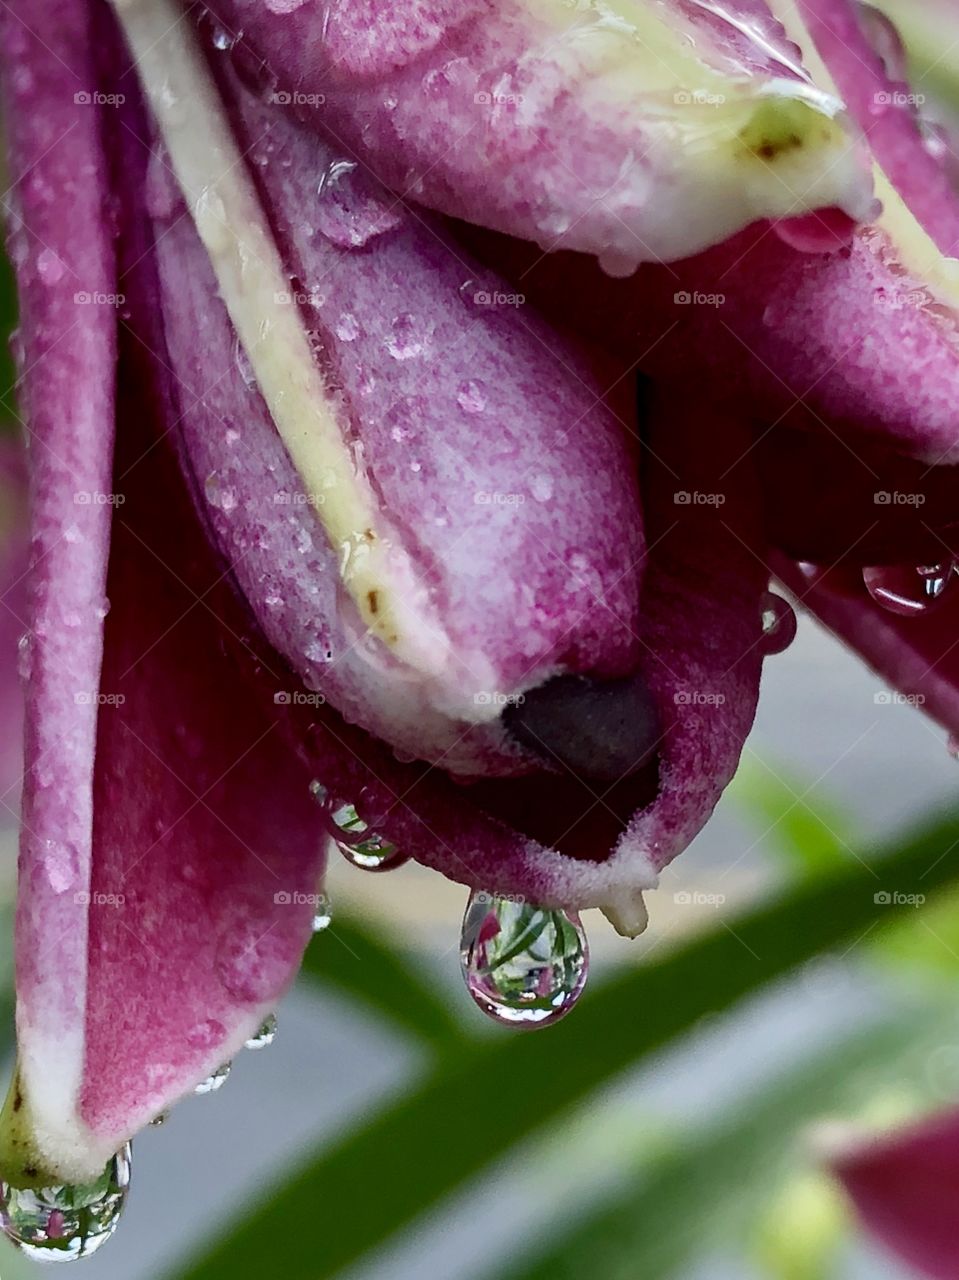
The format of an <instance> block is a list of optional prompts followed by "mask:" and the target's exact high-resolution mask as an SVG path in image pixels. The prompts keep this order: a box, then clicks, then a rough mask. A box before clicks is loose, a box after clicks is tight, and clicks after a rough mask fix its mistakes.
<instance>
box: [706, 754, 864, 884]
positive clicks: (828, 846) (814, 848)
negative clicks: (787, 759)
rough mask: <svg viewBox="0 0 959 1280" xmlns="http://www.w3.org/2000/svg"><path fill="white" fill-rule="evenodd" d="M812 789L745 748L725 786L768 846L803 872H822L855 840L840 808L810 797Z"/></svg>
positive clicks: (849, 851)
mask: <svg viewBox="0 0 959 1280" xmlns="http://www.w3.org/2000/svg"><path fill="white" fill-rule="evenodd" d="M811 791H812V788H810V787H807V786H804V785H803V784H802V783H800V782H796V781H794V780H792V779H790V778H789V777H788V775H787V774H786V771H785V770H783V769H780V768H779V767H778V766H776V767H773V766H772V765H770V764H769V763H768V762H767V761H765V760H762V759H760V758H759V757H758V756H756V755H754V754H749V755H746V756H744V758H743V761H742V763H741V764H740V766H739V770H738V772H737V774H736V777H735V778H734V779H733V781H732V783H731V785H730V787H729V789H728V792H727V795H728V796H729V799H730V800H731V801H732V803H733V804H734V805H736V806H737V807H739V808H740V809H741V810H742V811H743V814H744V816H745V817H746V818H747V819H748V820H749V821H750V822H751V823H752V824H753V825H755V826H756V827H758V828H759V831H760V837H761V838H762V839H763V841H764V843H766V844H768V846H769V848H770V849H771V850H772V852H773V853H775V854H779V855H780V856H781V857H782V858H783V859H784V860H785V861H786V862H787V863H788V865H789V867H790V869H791V870H792V871H793V872H794V873H795V874H796V875H799V876H805V877H813V876H820V875H823V874H825V873H827V872H829V871H831V870H833V869H834V868H835V867H836V866H837V865H840V864H842V863H844V862H847V861H849V860H850V859H851V858H853V857H854V856H855V855H854V853H853V850H854V849H855V848H856V845H857V844H858V843H859V841H858V839H857V837H856V836H854V835H853V832H852V829H851V827H850V825H849V822H848V820H847V819H846V818H845V817H844V816H843V815H842V814H841V813H840V812H839V810H838V808H836V807H834V806H833V805H830V804H828V803H827V802H826V801H824V800H823V798H822V797H821V796H818V795H817V796H815V797H813V798H812V799H811ZM813 800H814V801H815V803H814V804H813Z"/></svg>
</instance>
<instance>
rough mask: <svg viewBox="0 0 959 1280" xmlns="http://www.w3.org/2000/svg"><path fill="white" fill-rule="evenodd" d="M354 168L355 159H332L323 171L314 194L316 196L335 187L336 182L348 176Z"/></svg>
mask: <svg viewBox="0 0 959 1280" xmlns="http://www.w3.org/2000/svg"><path fill="white" fill-rule="evenodd" d="M355 170H356V161H355V160H332V161H331V162H330V163H329V164H328V165H327V166H326V168H325V169H324V171H323V176H322V177H321V178H320V182H319V186H318V187H317V188H316V194H317V195H318V196H321V195H323V194H324V193H325V192H327V191H329V190H330V188H331V187H335V186H336V184H337V183H338V182H342V181H343V179H344V178H348V177H349V176H350V174H351V173H353V172H354V171H355Z"/></svg>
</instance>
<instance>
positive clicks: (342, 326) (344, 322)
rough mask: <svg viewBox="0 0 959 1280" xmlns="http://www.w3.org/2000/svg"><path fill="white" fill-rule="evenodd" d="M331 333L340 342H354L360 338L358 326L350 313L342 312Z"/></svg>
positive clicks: (357, 322)
mask: <svg viewBox="0 0 959 1280" xmlns="http://www.w3.org/2000/svg"><path fill="white" fill-rule="evenodd" d="M333 332H334V333H335V334H336V336H337V337H338V338H339V339H340V341H341V342H355V341H356V339H357V338H358V337H359V336H360V324H359V321H358V320H357V318H356V316H355V315H354V314H353V312H352V311H344V312H343V314H342V315H341V316H340V318H339V320H337V322H336V324H335V325H334V326H333Z"/></svg>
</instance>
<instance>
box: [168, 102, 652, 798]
mask: <svg viewBox="0 0 959 1280" xmlns="http://www.w3.org/2000/svg"><path fill="white" fill-rule="evenodd" d="M232 89H233V92H234V93H235V94H237V96H238V98H239V101H240V104H241V106H242V116H241V119H240V128H241V138H242V141H243V146H244V150H246V148H247V147H249V157H250V162H251V168H252V171H253V172H254V173H256V174H258V175H259V179H260V181H261V184H262V191H263V194H264V197H265V199H266V200H267V202H268V204H269V206H270V209H271V212H272V215H273V218H272V221H273V223H274V225H275V226H276V227H277V228H278V229H279V231H278V234H279V236H280V238H281V240H282V241H285V257H286V260H287V262H288V264H289V266H288V270H289V272H290V275H291V276H292V277H293V279H294V280H295V281H297V282H305V283H302V284H300V285H299V286H298V289H299V297H300V298H301V300H303V303H302V310H303V324H304V325H305V326H306V327H307V328H308V329H309V331H310V333H311V335H312V337H313V341H314V343H315V344H316V346H317V347H318V348H319V347H322V352H323V360H324V362H325V366H326V368H327V369H328V370H329V377H330V378H331V380H332V382H333V384H334V385H335V386H336V388H337V396H338V399H339V402H340V404H341V405H342V406H343V416H344V417H345V418H346V419H347V422H348V429H349V431H350V433H351V441H352V443H353V448H354V450H355V457H356V459H357V464H358V466H359V467H360V468H361V469H362V470H363V472H364V473H365V474H366V475H367V476H368V477H369V479H370V483H371V486H372V488H373V490H374V491H375V493H376V494H377V497H378V500H379V502H380V505H381V510H382V512H383V519H384V520H386V521H387V522H388V526H389V527H390V528H391V529H392V530H393V536H394V539H395V540H396V541H398V542H400V543H402V544H403V545H404V546H406V548H407V549H408V550H409V553H410V556H411V558H412V559H413V561H414V562H415V563H416V565H417V566H418V568H419V570H420V573H421V575H422V580H423V581H424V582H425V583H426V584H427V586H428V590H429V593H430V600H431V603H432V605H433V607H434V610H435V613H436V615H437V616H438V617H439V618H440V619H441V621H442V623H443V625H444V627H445V629H446V632H447V634H448V635H449V636H450V637H451V639H452V642H453V648H454V653H455V660H456V665H455V667H454V668H453V669H452V672H451V676H450V678H449V681H448V682H447V684H448V687H447V686H444V687H443V688H440V689H438V688H437V687H436V686H438V685H439V679H438V678H437V679H436V680H434V681H432V682H431V684H430V685H423V684H422V682H420V683H417V681H415V680H414V679H413V675H412V673H406V672H404V671H403V670H402V669H399V668H398V666H397V664H396V662H395V660H394V659H392V658H391V656H390V655H389V654H388V653H387V652H386V650H385V649H384V648H383V646H382V645H381V644H379V642H378V641H376V640H375V638H373V637H369V636H364V635H363V634H362V628H361V627H360V626H359V624H358V620H356V619H354V617H353V614H354V613H355V610H352V609H351V607H350V602H349V601H348V599H347V597H346V595H345V592H344V591H343V589H342V587H341V586H340V582H339V578H340V574H339V569H338V556H337V554H336V553H334V551H333V549H331V548H330V547H329V545H328V542H327V537H326V534H325V532H324V529H323V527H322V525H321V524H320V521H319V520H318V519H317V510H316V507H315V502H322V501H323V495H322V494H321V495H306V494H304V493H303V485H302V482H301V481H300V478H299V477H298V475H297V473H296V472H295V470H294V469H293V467H292V464H291V462H290V460H289V457H288V455H287V454H286V452H285V450H284V449H283V446H282V444H281V442H280V440H279V438H278V436H277V434H276V431H275V429H274V427H273V424H272V421H271V419H270V417H269V414H268V412H267V410H266V407H265V406H264V404H263V402H262V400H261V398H260V396H259V393H258V391H257V389H256V387H255V386H254V385H251V383H252V371H251V370H250V369H249V366H248V365H246V366H245V365H244V361H245V357H243V356H242V353H239V352H238V348H237V345H236V339H235V338H234V336H233V332H232V329H231V327H230V324H229V320H228V318H227V316H226V312H225V309H224V308H223V306H222V304H221V303H220V301H219V299H218V296H217V292H216V286H215V282H214V280H213V276H212V272H211V270H210V268H209V265H208V262H207V259H206V255H205V253H204V251H203V249H202V246H201V245H200V243H199V240H198V239H197V237H196V235H195V232H194V231H193V228H192V226H191V225H190V224H189V222H188V220H186V219H185V218H183V217H182V216H181V212H182V211H181V209H180V207H179V205H178V203H177V202H176V200H175V198H174V199H171V200H168V201H166V202H161V201H159V200H154V202H153V204H152V206H151V207H152V208H153V209H154V210H155V211H159V212H155V221H156V227H157V254H158V264H159V271H160V278H161V281H162V295H161V296H162V301H163V308H164V324H165V329H166V338H167V344H168V347H169V350H170V355H171V360H172V362H173V364H174V366H175V367H176V369H177V370H178V374H179V376H180V378H181V380H182V382H183V383H184V384H185V385H186V387H187V388H190V387H202V386H204V385H205V383H206V382H207V381H208V377H207V374H206V370H207V369H215V370H217V372H218V376H217V378H216V379H215V380H213V381H212V385H211V386H210V387H209V390H208V392H207V393H206V394H205V395H203V396H202V397H200V396H193V395H190V394H185V395H183V396H182V397H181V399H182V401H183V404H182V411H181V414H180V415H179V426H178V430H179V433H180V436H181V439H182V442H183V451H184V454H185V457H186V460H187V463H188V465H189V467H190V470H191V473H192V475H193V477H194V487H195V490H196V492H197V495H198V499H199V501H200V502H201V504H202V506H203V510H204V519H205V522H206V524H207V526H208V528H209V529H210V531H211V532H212V534H213V536H214V537H215V539H216V541H217V544H218V545H219V546H220V547H221V549H222V551H223V553H224V554H225V555H226V556H228V557H229V558H230V559H231V560H232V561H234V562H235V570H234V572H235V575H236V578H237V581H238V583H239V585H240V587H241V589H242V591H243V593H244V595H245V596H246V598H247V600H248V601H250V603H251V604H252V606H253V608H254V610H255V612H256V614H257V617H258V619H259V622H260V625H261V626H262V627H263V629H264V631H265V633H266V635H267V636H268V637H269V639H270V640H271V642H272V643H273V644H275V645H276V647H277V648H278V649H279V650H280V651H281V652H282V653H283V654H284V655H285V656H286V658H287V660H288V661H289V662H290V663H291V665H292V666H293V667H294V668H295V669H296V670H297V671H298V672H299V673H300V675H301V677H302V678H303V680H304V681H305V682H306V684H307V685H308V686H309V687H310V688H311V689H313V690H315V691H318V692H319V693H321V694H323V695H324V696H326V697H327V698H329V699H330V701H331V703H332V704H333V705H334V706H336V707H337V709H338V710H340V711H341V712H342V713H343V714H344V715H345V716H346V717H347V718H348V719H350V720H351V721H353V722H355V723H358V724H360V725H362V726H363V727H364V728H366V729H367V730H368V731H370V732H373V733H376V734H378V735H379V736H380V737H382V738H383V739H384V740H386V741H387V742H389V743H390V744H391V745H393V746H394V747H395V748H396V749H397V750H398V751H400V752H401V753H402V754H404V755H407V756H415V757H417V758H421V759H429V760H433V761H437V762H441V763H442V766H443V767H444V769H446V770H447V771H449V772H452V773H459V774H464V775H467V776H469V775H477V774H491V773H504V772H505V773H511V772H522V771H523V770H524V769H528V768H529V763H528V761H527V762H524V759H523V757H522V753H521V752H520V751H519V750H518V749H517V747H516V746H515V744H511V743H508V742H506V741H505V739H504V736H503V731H502V727H501V725H500V724H499V720H498V714H499V711H501V710H502V706H503V705H505V699H506V698H509V697H515V696H516V695H519V694H522V693H523V692H525V691H526V690H527V689H528V688H530V687H532V686H535V685H538V684H540V683H541V682H542V681H543V680H545V679H546V678H548V677H549V676H551V675H554V674H557V673H560V672H569V671H572V672H588V673H591V674H595V675H598V676H614V675H620V674H626V673H628V672H629V671H630V670H632V669H633V668H634V667H635V665H636V661H637V657H638V643H637V641H636V628H637V619H638V616H639V608H640V586H641V575H642V569H643V561H644V544H643V534H642V516H641V511H640V501H639V492H638V479H637V462H636V440H635V426H634V423H633V421H632V417H633V412H634V410H633V406H632V405H629V404H628V403H627V404H626V405H622V406H617V409H618V412H614V411H613V409H612V408H611V407H610V405H609V404H607V403H606V402H605V400H604V392H605V391H606V390H607V388H608V387H610V386H612V385H613V384H614V383H615V381H616V379H615V378H614V376H613V375H612V374H611V373H609V371H608V370H607V369H605V368H604V367H603V366H602V363H601V362H599V361H598V360H597V361H594V364H593V365H592V366H591V364H590V362H589V361H588V360H587V359H585V358H584V357H583V355H582V354H581V353H580V352H579V351H577V350H576V349H575V347H574V346H573V345H572V344H570V343H569V342H568V341H567V340H565V339H564V338H562V337H561V336H560V335H559V334H558V333H556V332H555V331H553V330H551V329H550V328H549V327H548V326H547V325H545V324H544V323H543V321H542V320H541V319H540V318H539V317H538V316H537V315H536V314H535V313H533V312H532V309H531V308H529V307H527V306H526V305H525V300H524V299H523V297H522V295H521V294H520V293H518V292H517V291H514V290H511V289H510V288H509V287H508V286H507V285H506V284H505V282H503V281H502V280H501V279H499V278H498V277H496V276H495V275H494V274H493V273H491V272H490V271H488V270H486V269H484V268H480V267H479V266H477V264H475V263H473V262H471V261H470V259H469V256H468V255H466V254H465V253H464V252H463V251H462V250H461V249H460V248H458V246H457V245H456V244H455V242H454V241H453V240H452V239H451V238H450V237H449V236H448V235H447V234H445V233H444V232H443V230H442V229H441V228H440V227H439V226H438V225H436V224H435V222H433V221H431V220H430V219H429V217H428V216H427V215H423V214H422V213H419V212H412V211H410V210H408V209H407V208H406V207H405V206H404V205H402V204H401V203H398V202H397V201H395V200H394V199H393V198H392V197H388V196H386V195H385V194H384V193H382V192H380V191H378V190H377V189H376V188H375V187H372V186H371V185H370V184H369V183H367V182H364V181H363V180H362V175H361V174H358V173H356V172H355V171H353V170H351V169H350V167H349V166H346V168H345V171H344V169H343V167H342V166H338V165H337V163H336V161H335V153H333V152H331V151H330V150H329V148H328V147H326V146H325V144H323V143H322V142H320V141H319V140H317V139H315V138H313V137H312V136H311V135H310V134H308V133H306V132H305V131H303V130H302V129H300V128H298V127H297V126H296V124H295V122H293V121H291V120H290V119H289V118H288V116H287V114H285V113H284V112H283V111H281V110H277V109H276V108H269V107H265V106H263V105H262V104H259V103H257V102H256V101H255V100H253V99H252V98H250V97H249V96H248V95H247V94H245V93H244V92H243V91H242V90H239V89H237V87H236V86H235V85H233V86H232ZM157 168H161V172H159V173H157V171H156V170H157ZM162 181H163V173H162V162H157V161H154V168H153V170H152V172H151V178H150V183H151V186H152V188H153V189H155V188H157V187H158V186H160V184H161V183H162ZM318 186H322V187H323V191H322V194H321V196H320V198H319V200H318V199H317V196H316V189H317V187H318ZM304 210H309V211H311V214H310V218H309V220H307V219H305V217H304V215H303V211H304ZM161 215H162V216H161ZM291 296H292V295H291ZM198 335H202V337H201V340H200V341H198ZM311 498H312V499H313V501H311V500H310V499H311ZM238 552H242V554H241V555H240V554H237V553H238ZM598 599H602V600H603V601H604V607H603V608H597V607H596V601H597V600H598ZM484 721H485V723H484Z"/></svg>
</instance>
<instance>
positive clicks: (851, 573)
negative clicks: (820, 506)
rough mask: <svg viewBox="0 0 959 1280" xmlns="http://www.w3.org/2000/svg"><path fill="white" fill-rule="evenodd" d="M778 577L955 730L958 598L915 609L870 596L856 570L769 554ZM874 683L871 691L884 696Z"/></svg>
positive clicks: (950, 595) (958, 727) (958, 724)
mask: <svg viewBox="0 0 959 1280" xmlns="http://www.w3.org/2000/svg"><path fill="white" fill-rule="evenodd" d="M774 567H775V570H776V573H777V575H778V577H779V578H780V579H781V580H782V582H784V583H785V585H786V586H787V587H788V588H789V589H790V591H791V592H792V593H793V595H795V597H796V598H797V600H798V601H799V603H800V604H802V605H803V606H804V607H805V608H807V609H809V610H810V611H811V612H812V613H814V614H815V616H816V617H817V618H818V619H819V620H820V622H822V623H824V624H825V626H827V627H828V628H829V629H830V631H833V632H834V633H835V634H836V635H837V636H838V637H839V639H840V640H842V641H843V643H844V644H846V645H848V646H849V647H850V648H851V649H853V650H854V651H855V652H856V653H858V654H859V655H860V657H862V658H864V659H865V661H866V662H867V663H868V664H869V666H870V667H871V668H872V669H873V670H874V671H875V672H876V673H877V674H878V675H879V676H880V677H881V678H882V680H883V682H884V683H886V684H888V685H891V686H892V688H893V689H896V690H898V691H899V693H900V694H902V695H903V697H905V698H909V699H911V700H912V701H913V703H914V704H915V705H917V706H919V707H921V708H922V709H923V710H924V711H926V712H927V713H928V714H929V715H931V716H932V718H933V719H934V720H937V721H938V722H939V723H940V724H941V725H943V726H944V727H945V728H947V729H949V730H950V731H951V732H952V733H959V646H957V644H956V636H957V634H959V631H957V626H959V599H957V597H956V596H955V594H954V592H953V590H951V589H950V590H947V592H946V594H945V596H944V598H943V599H942V601H941V602H940V603H939V604H937V605H936V607H935V608H931V609H929V610H928V611H927V612H925V613H923V614H922V615H921V616H918V617H904V616H902V615H900V614H898V613H894V612H891V611H890V610H889V609H886V608H882V607H881V606H880V605H878V604H876V603H875V602H874V601H873V600H872V599H871V598H870V596H869V595H868V594H867V592H866V589H865V586H864V585H863V578H862V572H861V570H856V569H855V568H853V569H849V570H843V569H830V570H821V569H814V568H813V567H812V566H799V565H796V564H795V563H794V562H792V561H788V560H786V559H785V558H778V557H777V558H776V560H775V561H774ZM888 696H889V695H888V694H886V693H884V691H883V690H882V689H877V699H879V700H882V699H883V698H886V699H887V698H888Z"/></svg>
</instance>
